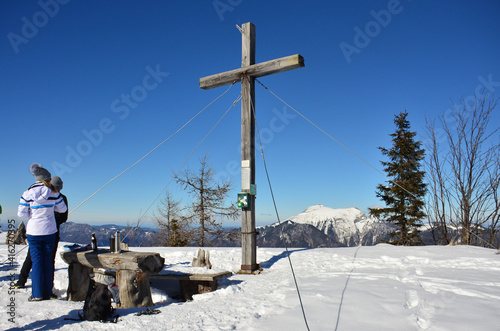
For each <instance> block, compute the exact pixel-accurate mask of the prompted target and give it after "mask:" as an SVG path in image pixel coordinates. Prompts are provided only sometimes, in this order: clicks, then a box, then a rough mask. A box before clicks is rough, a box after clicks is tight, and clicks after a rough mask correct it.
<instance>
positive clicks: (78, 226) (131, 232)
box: [60, 222, 155, 246]
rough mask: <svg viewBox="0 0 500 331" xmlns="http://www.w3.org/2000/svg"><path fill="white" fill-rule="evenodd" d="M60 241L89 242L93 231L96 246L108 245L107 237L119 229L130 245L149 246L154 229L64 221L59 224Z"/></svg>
mask: <svg viewBox="0 0 500 331" xmlns="http://www.w3.org/2000/svg"><path fill="white" fill-rule="evenodd" d="M60 230H61V234H60V236H61V241H67V242H70V243H77V244H90V238H91V237H92V233H95V235H96V238H97V245H98V246H109V238H110V237H111V236H112V235H114V234H115V233H116V231H120V236H121V238H122V239H125V241H126V242H127V243H129V245H130V246H150V244H152V243H153V236H154V234H155V231H154V230H148V229H141V228H130V227H125V226H119V225H113V224H109V225H98V226H95V225H94V226H92V225H89V224H82V223H73V222H66V223H63V224H62V225H61V229H60Z"/></svg>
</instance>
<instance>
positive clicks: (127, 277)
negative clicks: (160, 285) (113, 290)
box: [116, 270, 153, 308]
mask: <svg viewBox="0 0 500 331" xmlns="http://www.w3.org/2000/svg"><path fill="white" fill-rule="evenodd" d="M116 284H117V285H118V289H119V290H120V308H132V307H151V306H153V300H152V298H151V288H150V286H149V277H148V274H147V273H145V272H140V271H131V270H118V271H117V272H116Z"/></svg>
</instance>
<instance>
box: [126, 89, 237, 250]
mask: <svg viewBox="0 0 500 331" xmlns="http://www.w3.org/2000/svg"><path fill="white" fill-rule="evenodd" d="M240 100H241V93H240V95H239V96H238V97H237V98H236V100H234V102H233V103H232V104H231V106H230V107H229V108H228V109H227V110H226V112H225V113H224V114H223V115H222V116H221V118H220V119H219V120H218V121H217V123H215V125H214V126H213V127H212V129H210V131H209V132H208V133H207V134H206V136H205V137H204V138H203V139H202V140H201V141H200V142H199V143H198V145H196V147H195V148H194V149H193V150H192V151H191V153H190V154H189V156H188V157H187V159H186V161H184V163H183V164H182V166H181V167H180V168H179V170H177V172H176V173H175V175H174V176H173V177H172V178H171V179H170V181H169V182H168V184H167V186H165V187H164V188H163V190H162V191H161V192H160V194H158V196H157V197H156V198H155V199H154V200H153V202H152V203H151V204H150V205H149V207H148V208H147V209H146V211H145V212H144V213H142V215H140V216H139V220H140V219H141V218H142V217H144V216H145V215H146V213H147V212H148V211H149V210H150V209H151V207H153V205H154V204H155V202H156V200H158V199H159V198H160V196H161V195H162V194H163V192H165V190H166V189H167V188H168V187H169V186H170V184H171V183H172V181H173V180H174V178H175V177H176V176H177V175H178V174H179V173H180V172H181V170H182V168H184V166H185V165H186V163H187V162H188V161H189V159H190V158H191V156H193V154H194V152H195V151H196V150H197V149H198V147H200V145H201V144H202V143H203V142H204V141H205V140H206V139H207V138H208V136H210V134H211V133H212V132H213V131H214V130H215V128H216V127H217V126H218V125H219V123H220V122H221V121H222V119H223V118H224V117H226V115H227V113H229V111H230V110H231V108H233V107H234V106H235V105H236V104H237V103H238V102H239V101H240ZM138 228H139V226H136V227H134V234H135V232H136V231H137V229H138ZM131 231H132V229H130V230H129V231H128V232H127V234H126V235H125V236H124V237H123V239H122V241H123V240H124V239H125V238H127V236H128V235H129V233H130V232H131Z"/></svg>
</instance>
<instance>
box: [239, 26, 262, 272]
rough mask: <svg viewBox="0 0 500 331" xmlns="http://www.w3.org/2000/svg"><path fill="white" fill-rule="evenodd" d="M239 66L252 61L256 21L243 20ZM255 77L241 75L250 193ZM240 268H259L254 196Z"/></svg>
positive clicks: (244, 178)
mask: <svg viewBox="0 0 500 331" xmlns="http://www.w3.org/2000/svg"><path fill="white" fill-rule="evenodd" d="M241 30H242V31H241V45H242V47H241V49H242V54H241V67H242V68H244V67H247V66H250V65H253V64H255V25H253V24H252V23H245V24H243V26H242V29H241ZM254 112H255V78H254V77H252V76H249V75H245V74H244V75H243V77H242V80H241V192H248V193H250V187H251V185H255V114H254ZM241 249H242V263H241V272H244V273H248V272H252V271H254V270H257V269H258V265H257V236H256V231H255V196H254V195H250V207H249V208H246V209H243V210H242V211H241Z"/></svg>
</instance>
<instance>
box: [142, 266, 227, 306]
mask: <svg viewBox="0 0 500 331" xmlns="http://www.w3.org/2000/svg"><path fill="white" fill-rule="evenodd" d="M231 275H232V273H231V272H230V271H224V272H219V273H213V274H188V273H182V272H172V273H165V274H155V275H150V277H151V278H156V279H177V280H179V289H180V292H181V293H180V294H181V297H182V299H183V300H184V301H191V300H193V295H195V294H202V293H208V292H213V291H215V290H217V287H218V280H219V279H221V278H226V277H229V276H231Z"/></svg>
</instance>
